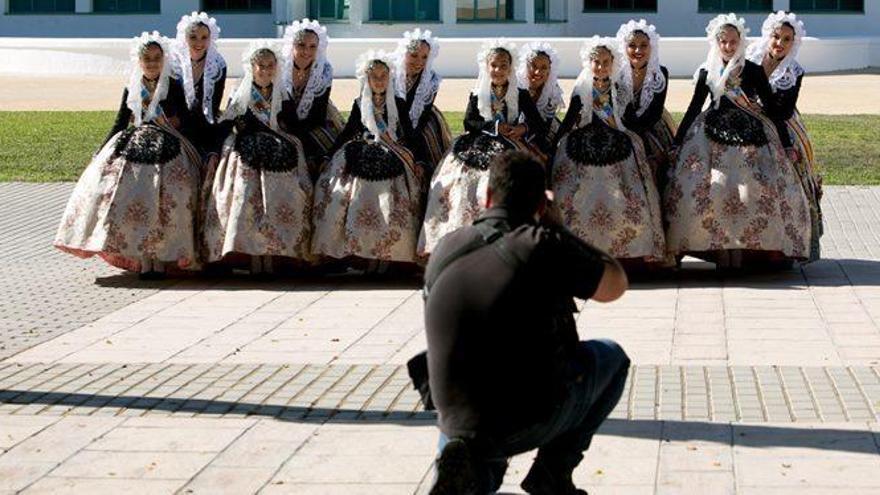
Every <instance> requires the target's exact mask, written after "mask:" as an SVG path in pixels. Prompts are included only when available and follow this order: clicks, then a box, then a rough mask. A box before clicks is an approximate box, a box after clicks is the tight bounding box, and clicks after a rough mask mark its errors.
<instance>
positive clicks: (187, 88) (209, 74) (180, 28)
mask: <svg viewBox="0 0 880 495" xmlns="http://www.w3.org/2000/svg"><path fill="white" fill-rule="evenodd" d="M196 25H204V26H205V27H207V28H208V31H209V32H210V33H211V40H210V42H209V43H208V50H207V52H206V53H205V70H204V73H203V76H202V77H203V80H204V85H203V87H204V91H203V93H202V101H201V104H202V113H203V114H204V115H205V118H206V119H207V120H208V122H210V123H212V124H213V123H214V107H213V101H214V83H215V82H217V80H218V79H220V75H221V74H222V72H223V69H225V68H226V60H224V59H223V56H222V55H220V52H219V51H217V40H218V39H219V38H220V27H218V26H217V20H216V19H214V18H213V17H209V16H208V14H206V13H205V12H193V13H192V14H190V15H185V16H183V17H181V18H180V22H178V23H177V38H176V39H175V41H174V73H175V75H176V76H177V77H178V78H179V79H181V80H182V81H183V93H184V95H186V105H187V107H189V108H190V109H192V108H195V106H196V105H197V104H198V103H199V102H197V101H196V89H195V81H194V80H193V70H192V60H191V59H190V56H189V45H188V44H187V42H186V38H187V36H188V35H189V31H190V30H191V29H193V28H194V26H196Z"/></svg>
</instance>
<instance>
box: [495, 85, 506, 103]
mask: <svg viewBox="0 0 880 495" xmlns="http://www.w3.org/2000/svg"><path fill="white" fill-rule="evenodd" d="M492 94H494V95H495V98H496V99H499V100H500V99H503V98H504V96H505V95H506V94H507V85H506V84H504V85H500V84H499V85H495V84H493V85H492Z"/></svg>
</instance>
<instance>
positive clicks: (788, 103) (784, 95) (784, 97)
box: [774, 74, 804, 120]
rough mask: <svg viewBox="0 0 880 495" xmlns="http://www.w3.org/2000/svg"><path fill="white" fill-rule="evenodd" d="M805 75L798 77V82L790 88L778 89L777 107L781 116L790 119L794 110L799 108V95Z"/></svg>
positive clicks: (776, 95)
mask: <svg viewBox="0 0 880 495" xmlns="http://www.w3.org/2000/svg"><path fill="white" fill-rule="evenodd" d="M803 79H804V76H803V74H801V75H800V76H798V78H797V82H795V85H794V86H792V87H791V88H789V89H781V90H777V91H776V94H775V95H774V96H775V97H776V107H777V113H778V115H779V117H780V118H781V119H783V120H788V119H790V118H791V117H792V116H793V115H794V111H795V109H796V108H797V101H798V97H799V96H800V92H801V81H803Z"/></svg>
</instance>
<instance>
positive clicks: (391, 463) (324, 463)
mask: <svg viewBox="0 0 880 495" xmlns="http://www.w3.org/2000/svg"><path fill="white" fill-rule="evenodd" d="M433 459H434V457H433V453H430V454H427V455H424V456H386V457H374V456H352V455H345V453H344V452H337V453H336V454H328V455H305V454H302V453H300V454H297V455H296V456H294V457H293V458H292V459H291V460H290V461H289V462H288V463H287V464H285V465H284V467H283V468H281V470H280V471H279V472H278V474H277V475H276V476H275V477H274V478H273V480H272V481H271V482H270V484H271V483H275V482H278V481H283V482H284V483H285V484H287V483H354V484H360V483H365V484H387V483H390V484H412V485H416V484H418V483H419V481H420V480H421V479H422V476H423V475H424V473H425V470H426V469H427V466H428V465H429V464H430V463H431V462H432V461H433Z"/></svg>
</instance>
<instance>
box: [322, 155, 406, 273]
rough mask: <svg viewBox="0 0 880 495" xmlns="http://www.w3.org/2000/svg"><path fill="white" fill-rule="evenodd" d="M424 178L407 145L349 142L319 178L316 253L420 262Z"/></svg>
mask: <svg viewBox="0 0 880 495" xmlns="http://www.w3.org/2000/svg"><path fill="white" fill-rule="evenodd" d="M422 180H423V177H422V171H421V169H420V168H419V167H418V166H416V164H415V160H414V159H413V156H412V153H410V151H409V150H407V149H406V148H404V147H402V146H399V145H396V144H395V145H388V144H386V143H367V142H366V141H362V140H355V141H350V142H349V143H347V144H346V145H345V146H343V147H342V149H340V150H339V151H337V152H336V154H335V155H334V156H333V160H331V162H330V165H329V166H328V167H327V169H326V170H325V171H324V172H323V173H322V174H321V176H320V177H319V178H318V184H317V186H316V190H315V203H314V204H315V206H314V224H315V235H314V239H313V240H312V252H313V253H314V254H315V255H323V256H329V257H333V258H346V257H349V256H356V257H359V258H363V259H375V260H382V261H399V262H412V261H415V259H416V258H415V254H416V240H417V237H418V234H419V216H420V214H421V209H422V201H421V191H422Z"/></svg>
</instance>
